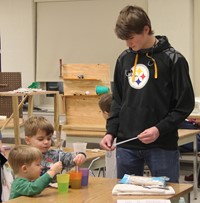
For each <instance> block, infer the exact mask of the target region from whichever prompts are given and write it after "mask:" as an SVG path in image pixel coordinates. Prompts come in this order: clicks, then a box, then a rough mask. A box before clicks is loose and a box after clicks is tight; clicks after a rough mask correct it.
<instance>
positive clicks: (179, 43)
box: [148, 0, 194, 79]
mask: <svg viewBox="0 0 200 203" xmlns="http://www.w3.org/2000/svg"><path fill="white" fill-rule="evenodd" d="M148 2H149V4H148V14H149V17H150V19H151V22H152V27H153V29H154V31H155V34H158V35H166V36H167V37H168V39H169V42H170V44H171V45H172V46H173V47H174V48H175V49H176V50H177V51H179V52H181V53H182V54H183V55H184V56H185V58H186V59H187V61H188V63H189V66H190V76H191V78H192V79H193V78H194V63H193V61H194V58H193V56H194V51H193V50H194V46H193V3H192V2H193V1H191V0H167V1H158V0H148Z"/></svg>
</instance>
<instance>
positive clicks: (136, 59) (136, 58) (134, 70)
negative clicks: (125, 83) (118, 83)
mask: <svg viewBox="0 0 200 203" xmlns="http://www.w3.org/2000/svg"><path fill="white" fill-rule="evenodd" d="M138 57H139V55H138V54H136V56H135V62H134V66H133V73H132V82H135V72H136V65H137V62H138Z"/></svg>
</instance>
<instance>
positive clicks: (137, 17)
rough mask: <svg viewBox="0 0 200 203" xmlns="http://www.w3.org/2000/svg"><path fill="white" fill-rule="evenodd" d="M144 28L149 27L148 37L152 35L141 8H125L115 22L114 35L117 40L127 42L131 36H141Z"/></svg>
mask: <svg viewBox="0 0 200 203" xmlns="http://www.w3.org/2000/svg"><path fill="white" fill-rule="evenodd" d="M144 26H148V27H149V35H152V34H153V33H154V32H153V30H152V28H151V21H150V19H149V17H148V15H147V13H146V12H145V11H144V10H143V9H142V8H141V7H138V6H126V7H125V8H123V9H122V10H121V11H120V14H119V16H118V19H117V22H116V27H115V33H116V35H117V37H118V38H120V39H122V40H128V39H130V38H131V37H132V35H133V34H141V33H142V32H143V30H144Z"/></svg>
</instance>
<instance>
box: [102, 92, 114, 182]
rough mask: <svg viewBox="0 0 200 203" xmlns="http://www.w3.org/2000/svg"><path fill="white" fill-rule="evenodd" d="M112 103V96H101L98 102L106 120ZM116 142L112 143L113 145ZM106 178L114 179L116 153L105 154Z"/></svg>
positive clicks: (109, 94)
mask: <svg viewBox="0 0 200 203" xmlns="http://www.w3.org/2000/svg"><path fill="white" fill-rule="evenodd" d="M111 102H112V94H111V93H107V94H103V95H102V96H101V97H100V100H99V108H100V109H101V111H102V114H103V117H104V118H105V119H106V120H107V119H108V118H109V116H110V107H111ZM115 142H116V140H115V141H114V143H115ZM106 177H107V178H116V177H117V170H116V151H115V150H114V151H112V152H106Z"/></svg>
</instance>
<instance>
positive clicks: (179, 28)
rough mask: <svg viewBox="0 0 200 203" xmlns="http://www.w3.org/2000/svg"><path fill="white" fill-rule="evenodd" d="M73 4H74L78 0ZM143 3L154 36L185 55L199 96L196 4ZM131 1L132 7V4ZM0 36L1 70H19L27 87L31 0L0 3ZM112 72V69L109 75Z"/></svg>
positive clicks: (31, 71) (199, 6)
mask: <svg viewBox="0 0 200 203" xmlns="http://www.w3.org/2000/svg"><path fill="white" fill-rule="evenodd" d="M38 1H44V0H38ZM71 1H73V0H71ZM74 1H75V0H74ZM76 1H77V3H78V0H76ZM83 1H84V0H82V2H83ZM91 1H93V0H91ZM107 1H109V0H107ZM116 1H118V0H116ZM147 1H148V9H147V11H148V13H149V16H150V18H151V20H152V25H153V28H154V30H155V33H156V34H165V35H167V36H168V37H169V40H170V42H171V44H172V45H173V46H174V47H175V48H176V49H177V50H179V51H180V52H181V53H183V54H184V55H185V56H186V58H187V60H188V62H189V64H190V73H191V78H192V81H193V85H194V89H195V94H196V96H199V95H200V80H199V77H198V76H199V75H200V72H199V71H200V70H199V69H198V66H199V65H200V62H199V53H200V48H199V47H200V45H199V43H200V42H199V36H200V29H199V25H198V20H197V19H199V17H200V16H199V15H200V14H199V13H200V12H198V11H199V10H200V3H199V1H198V0H194V1H191V0H167V1H157V0H147ZM132 2H133V4H134V2H135V1H134V0H133V1H132ZM193 4H194V5H195V6H194V7H193ZM161 14H162V15H161ZM76 15H77V14H76ZM78 17H79V16H78ZM79 18H80V17H79ZM193 19H194V20H193ZM94 26H95V25H94ZM193 26H194V27H193ZM0 34H1V40H2V44H1V46H2V55H1V57H2V59H1V61H2V71H21V72H22V79H23V81H22V83H23V86H27V85H28V84H30V83H31V82H32V81H34V79H35V63H36V57H35V43H36V40H35V8H34V1H33V0H17V1H16V0H0ZM194 40H195V41H194ZM69 48H70V47H69ZM112 73H113V69H112V71H111V75H112Z"/></svg>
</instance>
